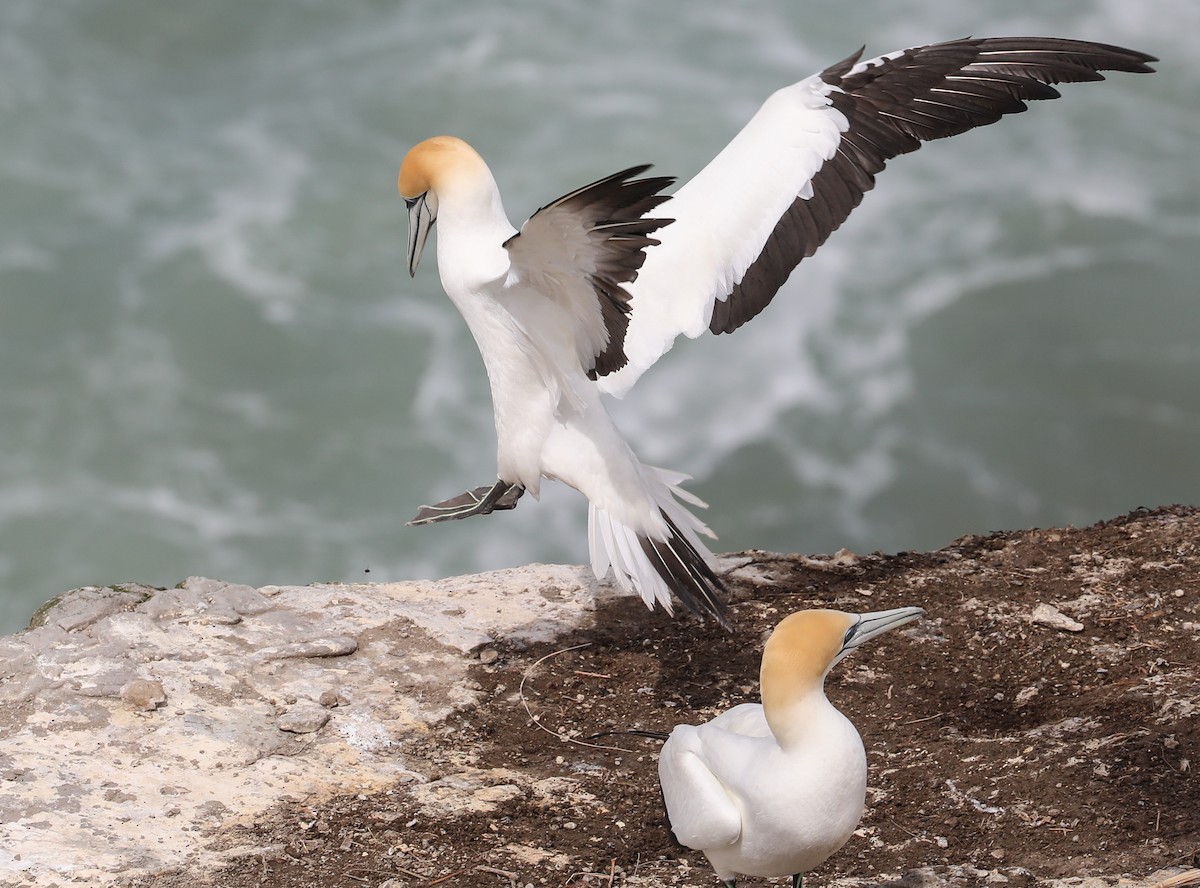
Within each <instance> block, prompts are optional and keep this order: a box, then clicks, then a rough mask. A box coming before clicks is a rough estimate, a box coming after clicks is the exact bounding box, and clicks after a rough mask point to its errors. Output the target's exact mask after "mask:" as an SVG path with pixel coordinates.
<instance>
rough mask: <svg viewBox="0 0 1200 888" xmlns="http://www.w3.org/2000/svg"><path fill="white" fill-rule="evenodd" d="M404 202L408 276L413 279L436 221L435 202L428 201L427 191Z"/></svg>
mask: <svg viewBox="0 0 1200 888" xmlns="http://www.w3.org/2000/svg"><path fill="white" fill-rule="evenodd" d="M404 202H405V203H406V204H408V274H409V276H410V277H415V276H416V274H417V263H418V262H420V261H421V251H422V250H424V249H425V239H426V238H427V237H429V232H430V230H431V229H432V228H433V223H434V222H436V221H437V202H436V200H435V201H430V198H429V192H428V191H426V192H425V193H424V194H422V195H419V196H418V197H414V198H412V199H411V200H408V199H406V200H405V201H404Z"/></svg>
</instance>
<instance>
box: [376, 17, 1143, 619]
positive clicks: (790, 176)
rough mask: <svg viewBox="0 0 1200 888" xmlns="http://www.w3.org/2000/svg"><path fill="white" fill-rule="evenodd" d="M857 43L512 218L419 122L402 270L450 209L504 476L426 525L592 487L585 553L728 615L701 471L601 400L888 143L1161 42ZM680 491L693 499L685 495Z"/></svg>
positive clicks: (443, 139) (706, 318) (805, 240)
mask: <svg viewBox="0 0 1200 888" xmlns="http://www.w3.org/2000/svg"><path fill="white" fill-rule="evenodd" d="M860 55H861V50H860V51H859V52H858V53H855V54H854V55H852V56H851V57H850V58H848V59H846V60H845V61H842V62H839V63H838V64H836V65H833V66H831V67H829V68H826V69H825V70H824V71H822V72H821V73H820V74H817V75H814V76H812V77H809V78H807V79H806V80H801V81H800V82H799V83H796V84H793V85H792V86H789V87H785V88H783V89H781V90H779V91H778V92H776V93H775V94H774V95H772V96H771V97H770V98H769V99H767V101H766V102H765V103H764V104H763V106H762V107H761V108H760V109H759V111H758V112H757V113H756V114H755V115H754V117H753V118H752V119H751V120H750V122H749V123H748V124H746V126H745V128H744V129H742V131H741V132H740V133H738V135H737V136H736V137H735V138H734V139H733V141H732V142H730V143H729V145H728V146H726V147H725V149H724V150H722V151H721V153H720V154H718V155H717V157H716V158H715V159H714V160H713V161H712V162H711V163H709V164H708V166H706V167H705V168H704V169H703V170H701V171H700V173H699V174H697V175H696V177H695V178H693V179H692V180H690V181H689V182H688V183H687V184H685V185H683V186H682V187H680V188H679V189H678V191H676V192H675V193H674V194H673V195H671V196H670V197H667V196H665V195H663V194H662V193H660V192H662V190H663V189H664V188H666V187H667V186H668V185H670V184H671V183H672V181H673V180H672V179H669V178H641V179H639V178H637V176H639V175H640V174H641V173H643V172H645V170H647V169H648V168H649V167H647V166H637V167H631V168H629V169H627V170H624V171H622V172H619V173H615V174H614V175H611V176H608V177H606V178H603V179H600V180H599V181H596V182H593V183H592V184H590V185H585V186H584V187H582V188H579V189H577V190H575V191H572V192H571V193H569V194H567V195H564V196H563V197H560V198H559V199H558V200H556V201H553V202H552V203H550V204H547V205H546V206H544V207H542V208H541V209H539V210H538V211H537V212H536V213H534V214H533V216H531V217H530V218H529V220H528V221H527V222H526V223H525V224H524V225H523V226H522V227H521V230H520V231H519V232H518V231H517V230H516V229H515V228H513V226H512V225H511V224H510V223H509V221H508V217H507V216H506V215H505V212H504V207H503V205H502V203H501V199H500V191H499V189H498V188H497V186H496V182H495V180H494V179H493V178H492V174H491V172H490V170H489V169H488V167H487V164H486V163H484V161H483V158H481V157H480V156H479V154H478V153H477V152H476V151H475V150H474V149H473V148H471V147H470V146H469V145H467V143H466V142H464V141H462V140H461V139H457V138H453V137H450V136H439V137H436V138H432V139H428V140H426V141H424V142H421V143H420V144H418V145H417V146H416V147H414V148H413V149H412V150H411V151H409V153H408V155H407V156H406V157H405V158H404V162H403V163H402V165H401V167H400V175H399V180H398V186H399V190H400V194H401V196H402V197H404V199H405V201H406V202H407V204H408V213H409V235H408V269H409V273H410V274H415V273H416V268H417V263H418V261H419V260H420V258H421V252H422V249H423V247H424V245H425V241H426V238H427V237H428V235H429V232H430V230H431V229H432V228H433V225H434V222H435V221H436V222H439V223H440V224H439V236H438V246H437V252H438V268H439V270H440V272H441V278H442V286H443V287H444V289H445V291H446V293H447V295H448V296H449V297H450V299H451V301H452V302H453V303H454V304H455V306H456V307H457V308H458V310H459V311H460V312H461V313H462V316H463V318H464V319H465V320H466V322H467V325H468V327H470V329H471V333H472V334H473V335H474V337H475V341H476V343H477V344H478V346H479V350H480V353H481V354H482V356H483V361H484V365H485V367H486V369H487V374H488V379H489V381H490V383H491V390H492V404H493V410H494V413H495V421H496V437H497V476H498V480H497V481H496V483H495V484H494V485H491V486H490V487H489V486H486V485H485V486H482V487H478V488H475V489H474V490H470V491H468V492H466V493H464V494H460V495H459V496H457V497H454V498H452V499H449V500H445V501H443V502H440V503H438V504H437V505H434V506H424V507H422V508H421V510H420V511H419V512H418V514H417V517H416V518H415V519H414V520H413V521H411V522H410V523H411V524H427V523H432V522H435V521H444V520H448V519H452V518H465V517H467V516H469V515H480V514H487V513H488V512H491V511H493V510H495V509H511V508H513V507H514V506H515V505H516V503H517V499H518V498H519V497H520V496H521V494H522V493H523V492H524V491H526V490H528V491H530V493H532V494H533V495H534V496H535V497H536V496H537V495H538V492H539V485H540V483H541V479H542V478H551V479H556V480H559V481H563V482H564V483H566V484H569V485H570V486H572V487H574V488H575V489H577V490H579V491H580V492H581V493H583V494H584V495H585V496H586V497H587V498H588V500H589V504H590V505H589V513H588V537H589V542H590V548H591V562H592V569H593V570H594V571H595V573H596V575H597V577H600V578H603V577H604V576H605V574H606V573H607V572H608V570H609V568H610V567H611V568H612V569H613V572H614V574H615V576H616V580H617V583H618V584H619V585H620V586H621V587H622V588H624V589H625V590H627V591H634V592H637V593H638V594H639V595H641V597H642V598H643V600H645V602H646V604H647V605H649V606H650V607H653V605H654V602H655V601H657V602H659V603H660V604H661V605H662V606H663V607H664V608H665V609H666V610H667V611H668V612H670V611H671V594H672V593H674V594H675V595H676V596H677V597H678V598H679V599H680V601H682V602H683V604H684V605H685V606H686V607H687V608H688V609H690V610H692V611H700V612H706V613H708V614H710V615H712V616H714V617H715V618H716V619H717V620H718V621H719V622H721V623H722V624H723V625H728V618H727V612H726V608H725V606H724V604H723V603H722V600H721V593H722V592H723V588H724V587H723V585H722V583H721V580H720V579H719V578H718V577H717V575H716V573H715V568H714V561H713V557H712V554H711V553H710V552H709V551H708V549H707V548H705V546H704V544H703V543H701V541H700V539H699V535H701V534H703V535H707V536H713V534H712V533H711V531H709V529H708V528H707V527H705V525H704V524H703V523H702V522H701V521H700V520H699V519H698V518H696V517H695V516H694V515H693V514H692V513H691V512H690V511H689V510H688V509H687V508H686V505H693V506H700V507H702V506H703V505H704V504H703V503H702V502H700V501H699V500H698V499H697V498H696V497H694V496H692V495H690V494H688V493H686V492H685V491H684V490H683V489H682V488H681V486H680V485H681V483H682V482H683V481H685V480H687V477H688V476H686V475H683V474H680V473H677V472H671V471H667V470H665V469H659V468H654V467H651V466H647V465H644V464H643V463H641V462H639V461H638V459H637V457H636V456H634V454H633V452H632V451H631V450H630V449H629V446H628V445H627V444H626V443H625V442H624V441H623V440H622V438H621V437H620V435H619V434H618V432H617V430H616V428H615V427H614V426H613V423H612V421H611V420H610V418H609V415H608V413H607V411H606V409H605V407H604V404H603V403H602V402H601V399H600V395H601V393H602V392H604V393H608V394H612V395H616V396H623V395H624V394H625V392H626V391H627V390H628V389H629V388H630V386H631V385H632V384H633V383H634V382H635V381H636V380H637V379H638V377H639V376H640V375H641V374H642V373H643V372H644V371H645V370H646V369H647V368H648V367H649V366H650V365H652V364H653V363H654V362H655V361H657V360H658V358H659V357H661V356H662V355H663V354H664V353H665V352H666V351H667V350H668V349H670V348H671V345H672V344H673V342H674V340H675V339H676V337H678V336H679V335H680V334H685V335H687V336H691V337H695V336H699V335H700V334H701V333H703V332H704V331H705V330H711V331H713V332H714V333H728V332H731V331H733V330H735V329H737V328H738V327H739V326H741V325H742V324H744V323H745V322H746V321H748V320H749V319H750V318H752V317H754V316H755V315H756V314H758V313H759V312H760V311H762V309H763V308H764V307H765V306H766V305H767V303H768V302H770V301H771V298H772V297H773V296H774V295H775V293H776V291H777V290H778V289H779V287H780V285H782V284H783V282H784V281H785V280H786V279H787V277H788V275H789V274H790V273H791V271H792V269H793V268H795V266H796V265H797V264H798V263H799V262H800V261H801V260H802V259H804V258H805V257H806V256H811V255H812V254H813V252H814V251H816V249H817V248H818V247H819V246H820V245H821V244H822V243H823V242H824V241H825V239H826V238H827V237H828V236H829V234H830V233H831V232H832V231H833V230H835V229H836V228H837V227H838V226H839V225H841V223H842V221H843V220H844V219H845V218H846V217H847V216H848V215H849V213H850V211H851V210H853V209H854V207H856V206H857V205H858V203H859V201H861V200H862V196H863V194H864V193H865V192H867V191H869V190H870V189H871V188H872V187H873V186H874V184H875V174H876V173H878V172H879V171H880V170H882V169H883V168H884V165H885V163H886V161H887V160H889V159H890V158H892V157H895V156H896V155H898V154H905V153H907V152H910V151H915V150H916V149H917V148H918V147H920V144H921V142H922V141H927V140H930V139H937V138H942V137H944V136H952V135H955V134H957V133H961V132H965V131H966V130H969V129H972V128H973V127H976V126H982V125H985V124H989V123H993V122H995V121H996V120H999V119H1000V117H1001V116H1002V115H1004V114H1010V113H1013V112H1017V111H1024V110H1025V108H1026V105H1025V102H1026V101H1028V100H1031V99H1050V98H1055V97H1057V96H1058V92H1057V91H1056V90H1055V89H1054V88H1053V87H1052V86H1050V84H1052V83H1059V82H1070V81H1084V80H1102V79H1103V77H1102V76H1101V75H1100V74H1099V73H1098V72H1099V71H1102V70H1117V71H1131V72H1146V71H1150V70H1151V69H1150V68H1149V67H1147V65H1146V63H1147V62H1150V61H1154V59H1153V57H1151V56H1148V55H1145V54H1144V53H1140V52H1135V51H1133V50H1128V49H1121V48H1119V47H1115V46H1108V45H1104V44H1099V43H1087V42H1081V41H1074V40H1061V39H1056V38H1041V37H1029V38H997V39H981V40H975V39H965V40H954V41H950V42H948V43H940V44H935V45H931V46H922V47H917V48H914V49H908V50H903V51H900V52H894V53H891V54H889V55H886V56H881V57H879V58H876V59H872V60H871V61H867V62H860V61H859V56H860ZM685 504H686V505H685Z"/></svg>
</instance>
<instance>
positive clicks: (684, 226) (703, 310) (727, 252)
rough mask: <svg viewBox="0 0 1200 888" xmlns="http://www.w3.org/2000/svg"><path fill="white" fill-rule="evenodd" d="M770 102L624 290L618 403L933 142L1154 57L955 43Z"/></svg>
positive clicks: (743, 317) (690, 188) (855, 58)
mask: <svg viewBox="0 0 1200 888" xmlns="http://www.w3.org/2000/svg"><path fill="white" fill-rule="evenodd" d="M861 53H862V51H861V50H859V52H858V53H855V54H854V55H852V56H850V57H849V58H848V59H845V60H844V61H842V62H839V63H838V64H836V65H832V66H831V67H829V68H826V69H825V70H824V71H822V72H821V73H820V74H817V75H815V76H813V77H809V78H807V79H805V80H802V81H800V82H799V83H796V84H793V85H792V86H789V87H785V88H784V89H781V90H779V91H778V92H776V93H774V94H773V95H772V96H771V97H770V98H769V99H767V101H766V102H765V103H764V104H763V106H762V107H761V108H760V109H759V111H758V113H757V114H755V116H754V117H753V118H752V119H751V120H750V122H749V123H748V124H747V125H746V127H745V128H744V129H743V130H742V131H741V132H740V133H738V135H737V136H736V137H735V138H734V139H733V141H732V142H730V143H729V145H728V146H727V147H726V148H725V149H724V150H723V151H722V152H721V153H720V154H718V155H717V157H716V158H715V159H714V160H713V161H712V162H711V163H710V164H709V165H708V166H707V167H705V168H704V169H703V170H701V171H700V173H699V174H698V175H697V176H696V177H695V178H694V179H692V180H691V181H689V182H688V183H687V184H685V185H684V186H683V187H681V188H680V189H679V191H678V192H677V193H676V194H675V195H674V196H673V197H672V198H671V199H670V201H669V202H668V203H667V204H666V205H665V206H664V207H663V208H662V211H663V212H664V213H665V214H667V215H670V216H672V217H673V218H674V219H675V222H674V224H673V225H672V226H671V227H670V229H668V230H666V231H664V232H663V233H662V235H661V236H660V238H661V241H662V243H661V245H660V246H657V247H655V248H654V249H653V250H650V251H649V252H648V254H647V260H646V263H645V265H644V266H643V267H642V270H641V274H640V276H639V278H638V281H637V283H636V284H634V285H633V286H631V287H629V292H630V293H631V294H632V297H633V298H632V302H631V308H632V315H631V317H630V321H629V329H628V331H627V334H626V339H625V352H626V354H627V355H628V357H629V363H628V364H627V365H626V366H625V367H624V369H622V370H620V372H617V373H614V374H612V375H611V376H608V377H606V378H605V379H604V380H602V381H601V383H600V385H601V388H602V389H604V390H605V391H607V392H609V393H611V394H616V395H623V394H624V393H625V392H626V391H628V389H629V388H630V387H631V386H632V385H633V383H634V382H636V381H637V379H638V377H639V376H641V374H642V373H643V372H644V371H645V370H646V368H647V367H649V366H650V365H652V364H653V363H654V362H655V361H657V360H658V359H659V357H661V356H662V355H663V354H664V353H665V352H666V351H667V350H668V349H670V347H671V345H672V344H673V342H674V341H675V338H676V337H677V336H679V334H681V333H683V334H686V335H688V336H692V337H695V336H699V335H700V334H701V333H703V332H704V331H705V330H706V329H707V330H711V331H712V332H714V333H729V332H731V331H733V330H736V329H737V328H738V327H740V326H741V325H742V324H744V323H745V322H746V321H748V320H750V319H751V318H752V317H754V316H755V315H756V314H758V313H759V312H760V311H762V309H763V308H764V307H766V305H767V303H769V302H770V301H771V299H772V298H773V297H774V295H775V293H776V292H777V291H778V290H779V288H780V286H782V284H783V282H784V281H785V280H787V278H788V275H789V274H791V272H792V269H794V268H795V267H796V265H797V264H798V263H799V262H800V261H801V260H802V259H804V258H805V257H807V256H811V255H812V254H813V253H814V252H815V251H816V250H817V248H818V247H819V246H821V244H823V243H824V242H825V239H826V238H827V237H829V235H830V233H831V232H833V231H834V230H836V229H837V228H838V226H839V225H841V224H842V222H843V221H844V220H845V219H846V217H847V216H848V215H850V212H851V211H852V210H853V209H854V208H855V207H856V206H858V204H859V202H860V201H861V200H862V197H863V194H865V193H866V192H867V191H869V190H871V188H873V187H874V185H875V175H876V174H877V173H879V172H880V171H881V170H882V169H883V168H884V166H885V165H886V162H887V161H888V160H889V159H891V158H893V157H895V156H896V155H899V154H907V153H909V152H911V151H915V150H916V149H917V148H919V147H920V145H921V143H922V142H924V141H929V140H932V139H940V138H945V137H946V136H953V135H956V134H958V133H962V132H966V131H967V130H969V129H973V128H974V127H977V126H985V125H987V124H989V123H994V122H995V121H997V120H999V119H1000V118H1001V117H1002V116H1003V115H1005V114H1011V113H1014V112H1018V111H1024V110H1025V109H1026V107H1027V106H1026V104H1025V103H1026V102H1027V101H1030V100H1035V99H1053V98H1057V97H1058V95H1059V93H1058V91H1057V90H1056V89H1055V88H1054V87H1053V86H1052V85H1051V84H1054V83H1064V82H1076V81H1087V80H1103V79H1104V78H1103V77H1102V76H1101V74H1100V73H1099V72H1100V71H1110V70H1111V71H1129V72H1135V73H1144V72H1149V71H1151V70H1152V69H1151V68H1149V67H1147V64H1146V63H1147V62H1152V61H1155V59H1154V57H1153V56H1149V55H1146V54H1145V53H1140V52H1136V51H1134V50H1129V49H1123V48H1121V47H1117V46H1109V45H1106V44H1102V43H1089V42H1084V41H1078V40H1064V39H1058V38H1052V37H1011V38H990V39H963V40H952V41H949V42H947V43H938V44H934V45H930V46H922V47H917V48H914V49H907V50H903V51H900V52H895V53H891V54H890V55H886V56H880V57H879V58H876V59H872V60H870V61H867V62H860V61H859V57H860V55H861Z"/></svg>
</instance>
